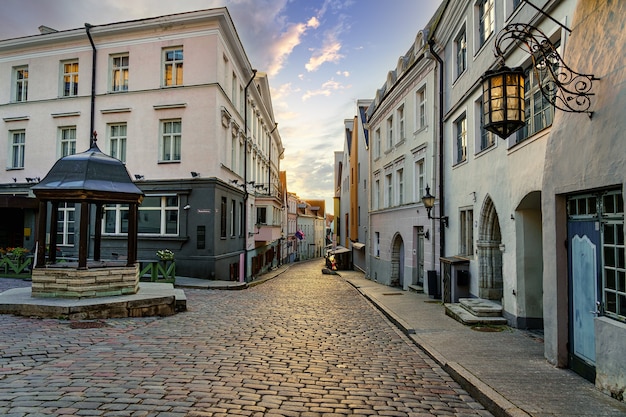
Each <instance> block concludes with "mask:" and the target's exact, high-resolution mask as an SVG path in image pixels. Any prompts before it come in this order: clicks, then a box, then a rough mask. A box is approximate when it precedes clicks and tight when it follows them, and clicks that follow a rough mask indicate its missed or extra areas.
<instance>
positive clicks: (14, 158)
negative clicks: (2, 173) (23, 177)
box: [8, 129, 26, 169]
mask: <svg viewBox="0 0 626 417" xmlns="http://www.w3.org/2000/svg"><path fill="white" fill-rule="evenodd" d="M9 136H10V143H9V146H10V152H9V158H10V160H9V164H8V168H9V169H23V168H24V157H25V151H26V130H24V129H21V130H11V131H10V132H9Z"/></svg>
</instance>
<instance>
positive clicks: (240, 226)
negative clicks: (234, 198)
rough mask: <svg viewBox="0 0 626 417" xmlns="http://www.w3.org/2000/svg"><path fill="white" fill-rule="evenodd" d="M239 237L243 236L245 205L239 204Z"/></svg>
mask: <svg viewBox="0 0 626 417" xmlns="http://www.w3.org/2000/svg"><path fill="white" fill-rule="evenodd" d="M237 234H238V235H239V236H243V203H239V233H237Z"/></svg>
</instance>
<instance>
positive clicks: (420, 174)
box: [415, 158, 425, 202]
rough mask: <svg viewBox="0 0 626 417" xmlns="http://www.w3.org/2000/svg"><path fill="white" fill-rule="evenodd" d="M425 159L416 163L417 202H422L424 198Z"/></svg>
mask: <svg viewBox="0 0 626 417" xmlns="http://www.w3.org/2000/svg"><path fill="white" fill-rule="evenodd" d="M424 168H425V167H424V159H423V158H422V159H420V160H419V161H415V201H417V202H421V201H422V197H423V196H424V186H425V185H424V184H425V177H424Z"/></svg>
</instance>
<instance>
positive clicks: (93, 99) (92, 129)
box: [85, 23, 97, 148]
mask: <svg viewBox="0 0 626 417" xmlns="http://www.w3.org/2000/svg"><path fill="white" fill-rule="evenodd" d="M92 27H93V25H90V24H89V23H85V30H86V31H87V37H89V42H90V43H91V49H92V51H93V53H92V54H91V111H90V113H89V115H90V117H91V119H90V121H91V124H90V130H89V132H90V135H91V140H90V144H89V147H90V148H91V147H92V146H93V145H95V144H96V131H95V108H96V52H97V51H96V45H95V44H94V43H93V38H92V37H91V33H90V32H89V30H90V29H91V28H92Z"/></svg>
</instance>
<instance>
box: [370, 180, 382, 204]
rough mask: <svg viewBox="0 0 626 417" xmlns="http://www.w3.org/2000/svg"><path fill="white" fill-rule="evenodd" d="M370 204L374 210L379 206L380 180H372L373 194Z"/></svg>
mask: <svg viewBox="0 0 626 417" xmlns="http://www.w3.org/2000/svg"><path fill="white" fill-rule="evenodd" d="M372 197H373V198H372V205H373V209H374V210H378V209H379V208H380V203H379V199H380V180H379V179H376V181H374V195H373V196H372Z"/></svg>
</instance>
